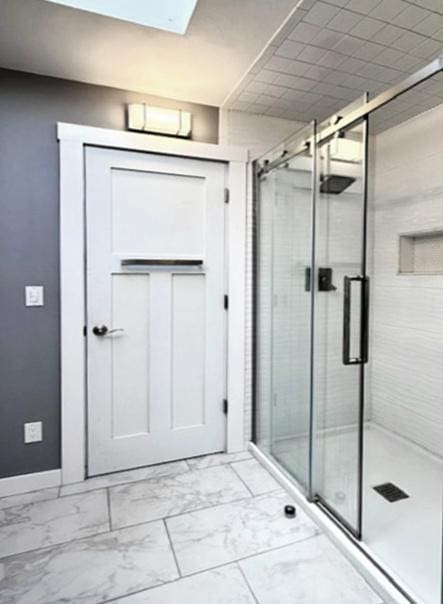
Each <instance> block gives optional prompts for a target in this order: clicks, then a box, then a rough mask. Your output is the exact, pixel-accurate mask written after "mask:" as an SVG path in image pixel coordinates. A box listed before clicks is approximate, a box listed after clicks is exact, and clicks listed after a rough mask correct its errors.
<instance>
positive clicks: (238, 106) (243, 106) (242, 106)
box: [230, 101, 250, 111]
mask: <svg viewBox="0 0 443 604" xmlns="http://www.w3.org/2000/svg"><path fill="white" fill-rule="evenodd" d="M249 106H250V103H243V102H242V101H234V102H233V103H232V104H231V106H230V109H234V111H247V110H248V108H249Z"/></svg>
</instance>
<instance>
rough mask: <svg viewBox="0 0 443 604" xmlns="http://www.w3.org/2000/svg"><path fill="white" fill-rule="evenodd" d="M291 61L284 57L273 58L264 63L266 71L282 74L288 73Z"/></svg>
mask: <svg viewBox="0 0 443 604" xmlns="http://www.w3.org/2000/svg"><path fill="white" fill-rule="evenodd" d="M290 68H291V61H290V60H289V59H285V58H284V57H277V56H273V57H271V58H270V59H269V61H268V62H267V63H266V69H267V70H268V71H269V70H270V71H281V72H283V73H290V71H289V70H290Z"/></svg>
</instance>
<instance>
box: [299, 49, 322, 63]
mask: <svg viewBox="0 0 443 604" xmlns="http://www.w3.org/2000/svg"><path fill="white" fill-rule="evenodd" d="M326 52H327V51H326V50H325V49H324V48H318V47H317V46H305V48H304V49H303V50H302V52H301V53H300V55H299V56H298V59H299V60H300V61H306V62H307V63H317V61H320V59H321V58H322V57H323V56H324V55H325V54H326Z"/></svg>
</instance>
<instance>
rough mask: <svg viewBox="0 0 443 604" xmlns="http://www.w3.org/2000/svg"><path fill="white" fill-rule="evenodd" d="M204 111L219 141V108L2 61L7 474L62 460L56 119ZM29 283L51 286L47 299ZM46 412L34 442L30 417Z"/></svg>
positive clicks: (199, 116)
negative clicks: (18, 68)
mask: <svg viewBox="0 0 443 604" xmlns="http://www.w3.org/2000/svg"><path fill="white" fill-rule="evenodd" d="M144 100H146V101H150V102H151V103H153V104H159V105H162V106H169V107H181V108H183V109H188V108H189V110H191V111H192V113H193V116H194V123H193V126H194V127H193V138H194V140H198V141H204V142H211V143H216V142H217V140H218V109H217V108H215V107H208V106H202V105H194V104H189V103H182V102H176V101H172V100H167V99H161V98H156V97H149V96H148V95H143V94H138V93H133V92H128V91H124V90H117V89H112V88H104V87H99V86H91V85H87V84H80V83H77V82H70V81H66V80H58V79H55V78H47V77H42V76H35V75H30V74H24V73H19V72H14V71H8V70H0V278H1V280H0V283H1V289H0V317H1V319H0V321H1V322H0V477H6V476H14V475H18V474H25V473H29V472H39V471H44V470H50V469H54V468H58V467H60V371H59V370H60V364H59V354H60V342H59V308H60V304H59V272H58V271H59V254H58V245H59V237H58V228H59V210H58V201H59V200H58V148H57V141H56V123H57V122H58V121H63V122H72V123H78V124H84V125H90V126H99V127H104V128H114V129H124V128H125V103H128V102H137V101H144ZM26 284H30V285H33V284H34V285H39V284H42V285H44V286H45V305H44V307H42V308H37V307H35V308H32V307H31V308H26V307H25V306H24V287H25V285H26ZM28 421H43V431H44V434H43V437H44V438H43V442H42V443H33V444H28V445H25V444H24V443H23V424H24V422H28Z"/></svg>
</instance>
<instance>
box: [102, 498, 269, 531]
mask: <svg viewBox="0 0 443 604" xmlns="http://www.w3.org/2000/svg"><path fill="white" fill-rule="evenodd" d="M264 494H265V493H264ZM255 498H256V496H253V497H251V496H250V495H248V496H247V497H239V498H238V499H232V500H231V501H223V502H221V503H213V504H212V505H206V506H204V507H198V508H194V509H192V510H185V511H183V512H179V513H178V514H169V516H160V517H159V518H151V519H150V520H145V521H142V522H136V523H135V524H127V525H125V526H119V527H117V528H116V529H115V530H117V531H119V530H122V529H126V528H132V527H134V526H143V525H144V524H148V523H149V522H158V521H160V522H161V521H162V520H169V519H170V518H178V517H179V516H186V514H193V513H194V512H203V511H205V510H211V509H212V508H216V507H220V506H222V505H230V504H231V503H239V502H241V501H250V500H251V499H255ZM113 530H114V529H113Z"/></svg>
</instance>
